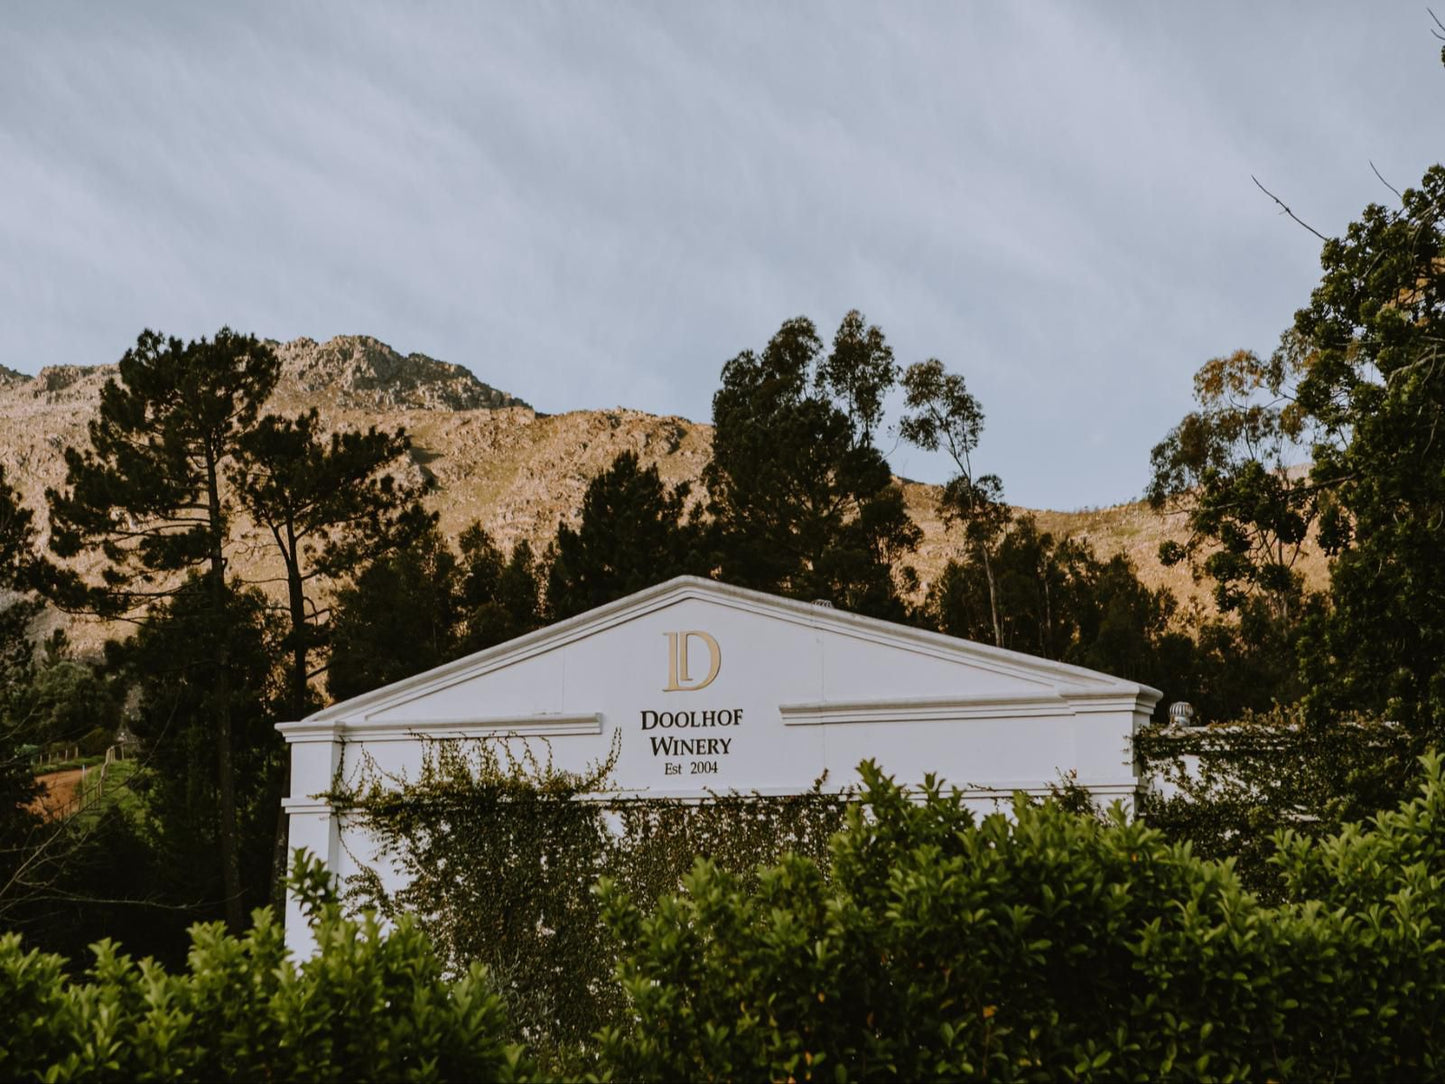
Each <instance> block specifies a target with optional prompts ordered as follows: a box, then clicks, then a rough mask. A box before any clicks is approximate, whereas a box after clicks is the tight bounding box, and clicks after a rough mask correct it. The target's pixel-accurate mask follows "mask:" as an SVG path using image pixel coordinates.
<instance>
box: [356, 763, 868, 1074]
mask: <svg viewBox="0 0 1445 1084" xmlns="http://www.w3.org/2000/svg"><path fill="white" fill-rule="evenodd" d="M548 753H549V751H548V750H546V749H545V748H544V749H543V750H542V752H541V754H540V755H539V752H538V749H537V748H536V747H534V746H532V745H529V744H527V743H526V742H524V741H522V740H521V739H511V740H495V741H431V742H428V743H427V747H426V749H425V750H424V754H423V763H422V767H421V770H420V771H419V773H418V774H417V775H416V777H415V778H413V779H399V778H395V777H391V776H388V775H387V774H386V773H384V772H382V771H380V770H379V769H378V768H377V767H376V765H375V764H374V763H370V762H367V763H364V765H363V768H362V770H361V772H360V773H359V778H358V779H357V781H355V782H354V783H352V784H351V785H350V786H345V787H343V786H338V787H337V788H336V789H335V790H334V791H333V792H332V794H331V795H330V796H329V797H330V798H331V800H332V802H333V803H334V804H335V805H336V806H337V808H339V809H345V810H346V811H347V812H346V814H345V816H346V817H347V823H348V825H349V826H352V827H355V828H359V829H361V830H363V831H365V832H366V833H367V834H369V835H370V836H371V838H372V839H373V840H374V841H375V843H376V845H377V848H378V849H377V852H376V861H375V863H374V864H370V865H364V866H363V870H362V872H361V873H360V874H359V875H357V876H356V877H354V878H352V879H351V880H350V882H349V884H348V886H347V891H348V896H349V898H350V900H351V902H352V903H353V904H355V905H356V906H358V907H374V908H376V909H377V910H379V911H380V912H381V913H382V914H384V915H387V916H396V915H399V914H400V913H403V912H409V913H411V914H413V915H414V916H415V917H416V921H417V923H418V925H419V927H420V928H421V929H422V930H423V931H425V932H426V933H427V934H428V935H429V936H430V938H431V941H432V943H433V945H435V947H436V950H437V952H438V953H439V955H440V956H441V958H442V959H443V960H444V961H445V962H446V964H447V965H448V967H449V968H450V969H452V970H454V971H456V972H457V973H463V972H465V970H466V968H467V967H468V966H470V965H471V964H472V963H474V962H478V961H479V962H482V963H484V964H486V965H487V967H488V969H489V970H490V972H491V974H492V976H493V978H494V981H496V983H497V984H498V987H499V989H500V990H501V992H502V993H503V994H504V995H505V997H506V999H507V1003H508V1006H509V1009H510V1012H511V1015H512V1018H513V1020H514V1021H515V1022H516V1024H517V1025H518V1026H519V1028H520V1030H521V1033H522V1034H523V1035H524V1036H525V1038H526V1039H527V1040H528V1041H529V1042H530V1043H532V1044H535V1046H536V1047H540V1048H542V1049H543V1050H545V1049H547V1048H549V1047H550V1048H553V1049H554V1050H555V1049H559V1048H564V1047H575V1045H576V1044H578V1043H580V1042H581V1041H583V1040H585V1039H586V1038H588V1037H589V1036H591V1035H592V1034H593V1033H594V1032H596V1031H597V1030H598V1029H599V1028H601V1027H604V1026H607V1025H609V1024H614V1023H616V1022H617V1021H618V1018H619V1013H620V1011H621V1008H622V1006H623V1004H624V1000H623V997H622V994H621V991H620V989H619V988H618V986H617V984H616V980H615V978H614V971H615V967H616V962H617V951H618V946H617V944H616V943H615V941H614V939H613V937H612V935H611V934H609V933H608V932H607V929H606V926H605V923H604V922H603V919H602V912H601V907H600V904H599V902H598V900H597V897H596V896H595V894H594V892H593V886H594V885H595V884H596V883H597V881H598V880H599V878H603V877H606V878H608V879H609V880H610V881H611V882H613V883H615V884H617V885H618V886H620V887H622V888H623V889H624V890H625V891H626V892H627V893H628V896H629V898H631V899H633V900H635V901H638V902H639V903H640V904H642V905H644V906H650V905H651V904H652V903H654V902H655V901H657V900H658V899H660V898H662V897H663V896H666V895H669V894H671V893H675V892H677V891H678V890H679V888H680V886H681V885H682V882H683V879H684V877H685V875H686V874H687V873H688V871H689V870H690V869H691V868H692V866H693V864H694V862H695V861H696V859H697V858H699V857H704V858H708V859H710V860H711V861H712V862H713V863H714V864H715V865H716V866H717V867H718V868H720V869H724V870H727V871H729V872H732V873H735V874H737V875H738V876H739V877H740V878H741V879H742V883H743V884H744V885H745V887H746V886H747V885H749V884H751V883H752V882H754V881H755V880H756V878H757V871H758V870H759V869H760V868H764V867H766V866H768V865H771V864H773V863H775V862H777V861H778V859H779V858H780V857H781V856H782V855H783V854H785V853H788V852H791V853H793V854H797V855H799V856H802V857H804V858H808V859H811V860H813V861H816V862H818V863H820V864H822V865H824V866H826V863H827V858H828V854H829V851H828V841H829V839H830V837H831V836H832V835H833V834H834V833H835V832H837V831H838V830H839V829H840V828H841V827H842V826H843V823H844V819H845V811H846V808H847V805H848V803H849V801H850V795H848V794H838V793H828V792H826V791H825V790H824V784H825V779H819V780H818V781H817V782H816V783H815V784H814V786H813V788H812V790H811V791H809V792H808V793H805V794H798V795H787V796H782V797H773V796H759V795H756V794H751V795H741V794H736V793H728V794H718V795H715V796H712V797H710V798H707V799H705V800H703V801H683V800H678V799H636V798H622V797H608V796H607V791H608V789H609V780H610V776H611V771H612V768H613V766H614V764H615V762H616V756H617V748H616V746H614V748H613V751H612V754H611V755H610V756H609V757H608V758H607V759H606V760H605V761H603V762H602V763H599V764H596V765H594V766H592V767H591V768H589V769H588V770H587V771H584V772H569V771H564V770H561V769H558V768H556V767H555V766H554V765H553V763H552V761H551V759H550V756H549V755H548ZM356 857H358V858H361V857H362V856H359V855H358V856H356ZM386 868H389V869H390V870H391V871H392V872H393V873H394V874H395V877H394V879H390V883H393V884H400V885H402V886H403V887H401V888H398V889H395V890H389V889H388V888H387V884H388V881H389V879H388V878H386V877H384V875H383V874H384V871H385V869H386Z"/></svg>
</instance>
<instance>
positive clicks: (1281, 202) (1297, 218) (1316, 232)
mask: <svg viewBox="0 0 1445 1084" xmlns="http://www.w3.org/2000/svg"><path fill="white" fill-rule="evenodd" d="M1249 179H1250V180H1251V181H1253V182H1254V186H1255V187H1256V188H1258V189H1259V190H1260V191H1261V192H1263V193H1264V194H1265V195H1266V196H1268V197H1269V198H1270V199H1272V200H1274V202H1275V203H1277V204H1279V206H1280V210H1282V211H1284V213H1285V214H1287V215H1289V216H1290V218H1292V219H1294V220H1295V222H1297V223H1298V224H1299V225H1301V226H1303V227H1304V228H1305V229H1307V230H1309V231H1310V233H1312V234H1314V235H1315V236H1316V237H1318V238H1319V239H1320V240H1321V241H1328V240H1329V238H1328V237H1326V236H1325V235H1324V234H1322V233H1320V231H1319V230H1317V229H1315V228H1314V227H1313V226H1311V225H1310V224H1309V223H1308V222H1306V221H1305V220H1304V219H1302V218H1300V216H1299V215H1297V214H1295V213H1294V212H1293V211H1291V210H1290V209H1289V207H1287V206H1286V205H1285V202H1284V200H1282V199H1280V198H1279V197H1278V196H1276V195H1275V194H1274V193H1273V192H1271V191H1270V190H1269V189H1268V188H1266V187H1265V186H1264V185H1262V184H1260V183H1259V178H1258V177H1256V176H1255V175H1254V174H1253V173H1251V174H1250V175H1249Z"/></svg>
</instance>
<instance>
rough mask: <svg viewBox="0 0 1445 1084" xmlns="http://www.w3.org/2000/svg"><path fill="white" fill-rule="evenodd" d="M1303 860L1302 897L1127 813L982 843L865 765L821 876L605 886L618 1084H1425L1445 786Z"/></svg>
mask: <svg viewBox="0 0 1445 1084" xmlns="http://www.w3.org/2000/svg"><path fill="white" fill-rule="evenodd" d="M1425 767H1426V778H1425V785H1424V788H1423V792H1422V794H1421V796H1420V797H1419V798H1417V799H1416V800H1414V801H1412V802H1410V803H1408V804H1406V805H1405V806H1403V807H1402V808H1401V809H1400V810H1399V811H1396V812H1390V813H1387V814H1382V815H1380V816H1379V817H1377V818H1376V819H1375V821H1374V822H1372V823H1371V824H1369V825H1367V826H1365V827H1363V828H1359V827H1354V828H1349V829H1347V830H1346V831H1344V832H1343V833H1342V834H1341V835H1339V836H1338V837H1334V838H1330V839H1327V840H1323V841H1310V840H1305V839H1302V838H1299V837H1293V836H1290V835H1289V834H1288V833H1286V834H1285V835H1283V836H1282V837H1281V838H1280V840H1279V842H1280V854H1279V856H1278V857H1277V859H1276V861H1277V862H1278V863H1279V865H1280V868H1281V871H1282V873H1283V875H1284V877H1285V878H1286V880H1287V881H1288V882H1289V890H1290V891H1289V896H1290V897H1291V898H1292V899H1297V900H1298V899H1308V900H1309V902H1305V903H1290V904H1284V905H1281V906H1278V907H1271V906H1267V905H1265V904H1262V903H1260V902H1259V900H1258V899H1257V898H1256V897H1255V896H1253V895H1252V894H1250V893H1249V892H1247V891H1246V890H1245V889H1243V888H1242V887H1241V885H1240V883H1239V880H1238V878H1237V877H1236V876H1235V874H1234V871H1233V869H1232V866H1231V865H1230V864H1229V863H1216V862H1211V861H1204V860H1201V859H1198V858H1196V857H1195V856H1194V855H1193V854H1192V853H1191V851H1190V849H1189V847H1188V846H1187V845H1175V844H1170V843H1168V842H1167V841H1166V840H1165V839H1164V837H1163V836H1162V835H1161V834H1160V833H1159V832H1158V831H1157V830H1155V829H1152V828H1150V827H1148V826H1146V825H1144V824H1142V823H1137V822H1136V823H1129V822H1128V821H1127V820H1126V819H1125V818H1124V817H1123V816H1122V814H1118V813H1116V814H1115V815H1114V816H1113V817H1112V818H1110V819H1108V820H1106V821H1101V820H1099V819H1097V818H1091V817H1087V816H1079V815H1077V814H1072V813H1068V812H1065V811H1064V810H1062V809H1060V808H1059V807H1058V805H1057V804H1056V803H1046V804H1044V805H1041V806H1040V805H1030V804H1028V803H1027V802H1025V801H1023V800H1022V799H1020V800H1019V801H1017V802H1016V804H1015V807H1014V811H1013V817H1012V819H1010V818H1008V817H1004V816H1002V815H993V816H989V817H986V818H984V819H983V820H982V821H981V822H975V820H974V818H973V817H972V816H971V815H970V814H969V813H968V811H967V810H966V809H965V807H964V805H963V803H962V802H961V800H960V799H959V797H958V795H957V794H956V793H944V792H943V791H942V790H941V788H940V787H938V786H937V785H936V784H930V785H929V787H928V788H927V792H926V794H925V795H924V796H923V799H922V801H921V802H919V801H915V800H911V799H910V797H909V796H908V795H907V794H905V793H904V792H903V791H902V790H901V789H900V788H898V787H897V786H895V785H894V784H893V783H892V782H891V781H890V780H888V779H886V778H885V777H883V776H882V775H881V773H879V772H878V771H877V770H876V769H875V768H874V767H873V766H872V765H864V768H863V770H864V777H865V780H866V788H865V793H864V802H863V805H862V808H856V809H854V810H852V811H851V812H850V815H849V822H848V827H847V829H846V830H845V831H844V832H842V833H840V834H839V835H838V836H837V837H836V838H835V840H834V844H833V854H832V863H831V875H830V876H829V877H828V878H824V877H823V876H822V875H820V873H819V871H818V868H817V866H816V865H815V864H814V863H812V862H809V861H805V860H801V859H788V860H785V861H784V862H782V863H781V864H780V865H778V866H776V867H775V868H773V869H771V870H770V871H768V872H767V873H766V874H765V875H763V876H762V878H761V884H760V887H759V889H758V890H757V891H755V892H751V893H749V892H743V891H739V890H738V888H737V884H736V881H735V879H734V878H733V877H732V876H731V875H729V874H727V873H725V872H722V871H720V870H718V869H717V868H716V867H715V866H713V865H712V864H710V863H707V862H699V863H698V864H697V866H696V867H695V868H694V869H693V871H692V873H691V874H690V875H689V876H688V878H687V881H686V884H685V890H684V892H683V893H682V894H680V895H677V896H674V897H670V898H667V899H664V900H663V901H662V902H661V903H660V904H659V906H658V907H657V908H656V910H655V911H653V912H652V913H650V914H645V913H643V911H642V910H641V909H639V908H637V907H635V906H634V905H633V904H632V903H631V902H630V901H629V900H628V899H627V898H626V896H625V894H624V893H622V892H621V891H620V890H618V889H617V888H616V886H613V885H608V884H604V885H603V886H602V888H601V893H602V896H603V898H604V901H605V903H606V908H607V912H606V913H607V916H608V921H609V924H610V925H611V927H612V929H613V930H614V932H615V933H616V934H617V935H618V936H619V937H620V938H621V940H622V942H623V944H624V950H623V962H622V964H621V968H620V971H621V975H622V979H623V985H624V988H625V990H626V992H627V994H628V996H629V999H630V1002H631V1006H632V1010H633V1014H634V1018H635V1024H634V1025H632V1026H628V1027H626V1028H614V1029H611V1030H609V1031H607V1032H605V1033H604V1034H603V1035H602V1036H601V1046H602V1064H604V1065H608V1066H610V1067H611V1071H612V1072H613V1073H614V1074H616V1075H617V1076H618V1077H619V1078H623V1079H651V1080H675V1079H703V1080H726V1079H772V1080H785V1079H794V1080H799V1081H802V1080H836V1081H843V1080H852V1079H902V1080H914V1079H940V1078H943V1079H958V1078H969V1079H984V1078H987V1079H991V1080H1020V1079H1023V1080H1056V1079H1075V1078H1086V1079H1135V1080H1151V1079H1160V1078H1167V1079H1182V1080H1189V1079H1231V1078H1236V1079H1237V1078H1254V1079H1261V1080H1263V1079H1275V1080H1332V1079H1344V1078H1349V1077H1365V1078H1367V1079H1422V1078H1439V1077H1441V1076H1442V1069H1441V1062H1442V1057H1445V1021H1442V1019H1441V1017H1442V1012H1445V940H1442V922H1445V892H1442V885H1441V877H1442V874H1445V779H1442V773H1441V762H1440V760H1439V759H1438V758H1435V757H1429V758H1426V759H1425Z"/></svg>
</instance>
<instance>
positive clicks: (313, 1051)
mask: <svg viewBox="0 0 1445 1084" xmlns="http://www.w3.org/2000/svg"><path fill="white" fill-rule="evenodd" d="M299 876H300V878H301V882H302V883H304V884H305V885H306V886H307V889H308V895H309V898H310V899H311V900H312V904H313V906H312V930H313V933H314V934H315V936H316V938H317V943H318V945H319V946H320V951H319V952H318V953H317V954H316V956H315V957H313V958H312V959H310V960H308V961H306V962H304V963H301V964H299V965H298V964H297V963H296V962H295V961H293V960H292V959H291V958H290V957H289V955H288V954H287V952H286V948H285V943H284V937H283V932H282V930H281V928H280V927H279V926H278V925H277V924H276V923H275V922H274V921H273V919H272V917H271V914H270V912H269V911H268V910H264V909H263V910H259V911H257V912H256V913H255V924H254V925H253V926H252V928H251V929H250V930H249V931H247V933H246V934H245V935H244V936H242V937H233V936H230V935H228V934H227V933H226V932H225V930H224V927H223V926H222V925H221V924H219V923H215V924H211V925H198V926H196V927H194V928H193V929H192V931H191V939H192V947H191V952H190V959H189V966H188V968H187V970H186V972H185V973H183V974H177V975H172V974H169V973H167V972H166V971H165V970H164V969H163V968H161V967H160V966H159V965H157V964H155V963H154V962H152V961H150V960H145V961H142V962H140V963H136V962H134V961H133V960H131V959H130V958H129V957H126V956H123V955H121V954H120V953H119V951H118V950H117V948H116V947H115V946H114V945H113V944H111V943H110V942H102V943H101V944H99V945H97V946H95V963H94V965H93V966H92V968H91V969H90V972H89V973H88V975H86V976H85V978H84V980H83V981H79V982H74V981H70V980H69V979H68V978H67V977H66V976H65V975H64V973H63V970H62V969H63V961H62V959H61V958H60V957H58V956H47V955H42V954H41V953H39V952H28V953H27V952H26V951H25V950H24V949H23V948H22V946H21V943H20V938H19V936H18V935H16V934H7V935H4V936H0V1080H321V1081H326V1080H336V1081H341V1080H517V1079H524V1078H525V1077H526V1076H527V1075H528V1066H527V1063H526V1061H525V1060H524V1058H523V1056H522V1052H521V1050H520V1048H519V1047H516V1046H511V1045H508V1043H507V1042H506V1041H505V1038H504V1037H505V1036H506V1034H507V1032H508V1028H507V1021H506V1019H505V1014H504V1012H503V1006H502V1002H501V999H500V998H499V997H498V996H497V995H496V994H495V993H493V992H492V991H491V990H490V989H489V987H488V983H487V977H486V974H485V972H484V970H483V969H482V968H481V967H480V966H476V967H474V968H472V969H471V971H470V972H469V973H468V974H467V975H465V976H463V977H462V978H460V979H458V980H456V981H447V980H446V979H444V978H443V976H442V971H441V967H440V965H439V964H438V962H437V959H436V956H435V955H434V954H433V952H432V950H431V948H430V946H429V944H428V943H427V940H426V938H425V937H424V936H422V935H421V934H420V933H419V932H418V930H417V929H416V927H415V926H414V925H413V924H412V923H411V922H410V921H407V920H405V919H403V920H402V921H400V922H398V923H397V925H396V927H395V928H394V929H391V930H389V931H387V930H383V929H382V928H381V927H380V926H379V925H378V923H377V922H376V921H375V919H374V918H372V917H369V916H367V917H363V918H362V919H360V920H352V919H348V918H346V917H344V916H343V915H342V914H341V911H340V908H339V907H338V905H337V904H336V901H335V899H334V898H332V897H330V896H329V895H328V893H327V891H326V890H325V889H324V885H325V874H324V873H323V872H322V871H321V870H320V867H319V866H317V865H316V864H314V863H312V864H308V865H305V866H303V867H301V868H300V871H299Z"/></svg>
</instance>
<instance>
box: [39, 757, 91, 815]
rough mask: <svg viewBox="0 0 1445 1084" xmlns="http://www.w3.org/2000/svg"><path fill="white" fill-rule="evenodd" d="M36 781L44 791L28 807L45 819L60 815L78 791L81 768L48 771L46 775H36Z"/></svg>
mask: <svg viewBox="0 0 1445 1084" xmlns="http://www.w3.org/2000/svg"><path fill="white" fill-rule="evenodd" d="M35 779H36V782H38V783H40V784H41V785H42V786H43V787H44V788H45V793H44V794H42V795H41V796H40V797H39V798H36V799H35V801H33V802H31V803H30V808H31V809H33V810H35V811H36V812H37V813H39V814H40V815H41V816H43V817H44V818H45V819H46V820H51V819H53V818H55V817H58V816H60V813H61V811H62V810H64V809H65V807H66V806H68V805H69V804H70V803H71V802H72V801H73V800H74V799H75V797H76V795H77V794H78V793H79V792H80V780H81V769H79V768H71V769H69V770H68V771H63V772H50V773H48V774H46V775H37V776H36V777H35Z"/></svg>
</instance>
